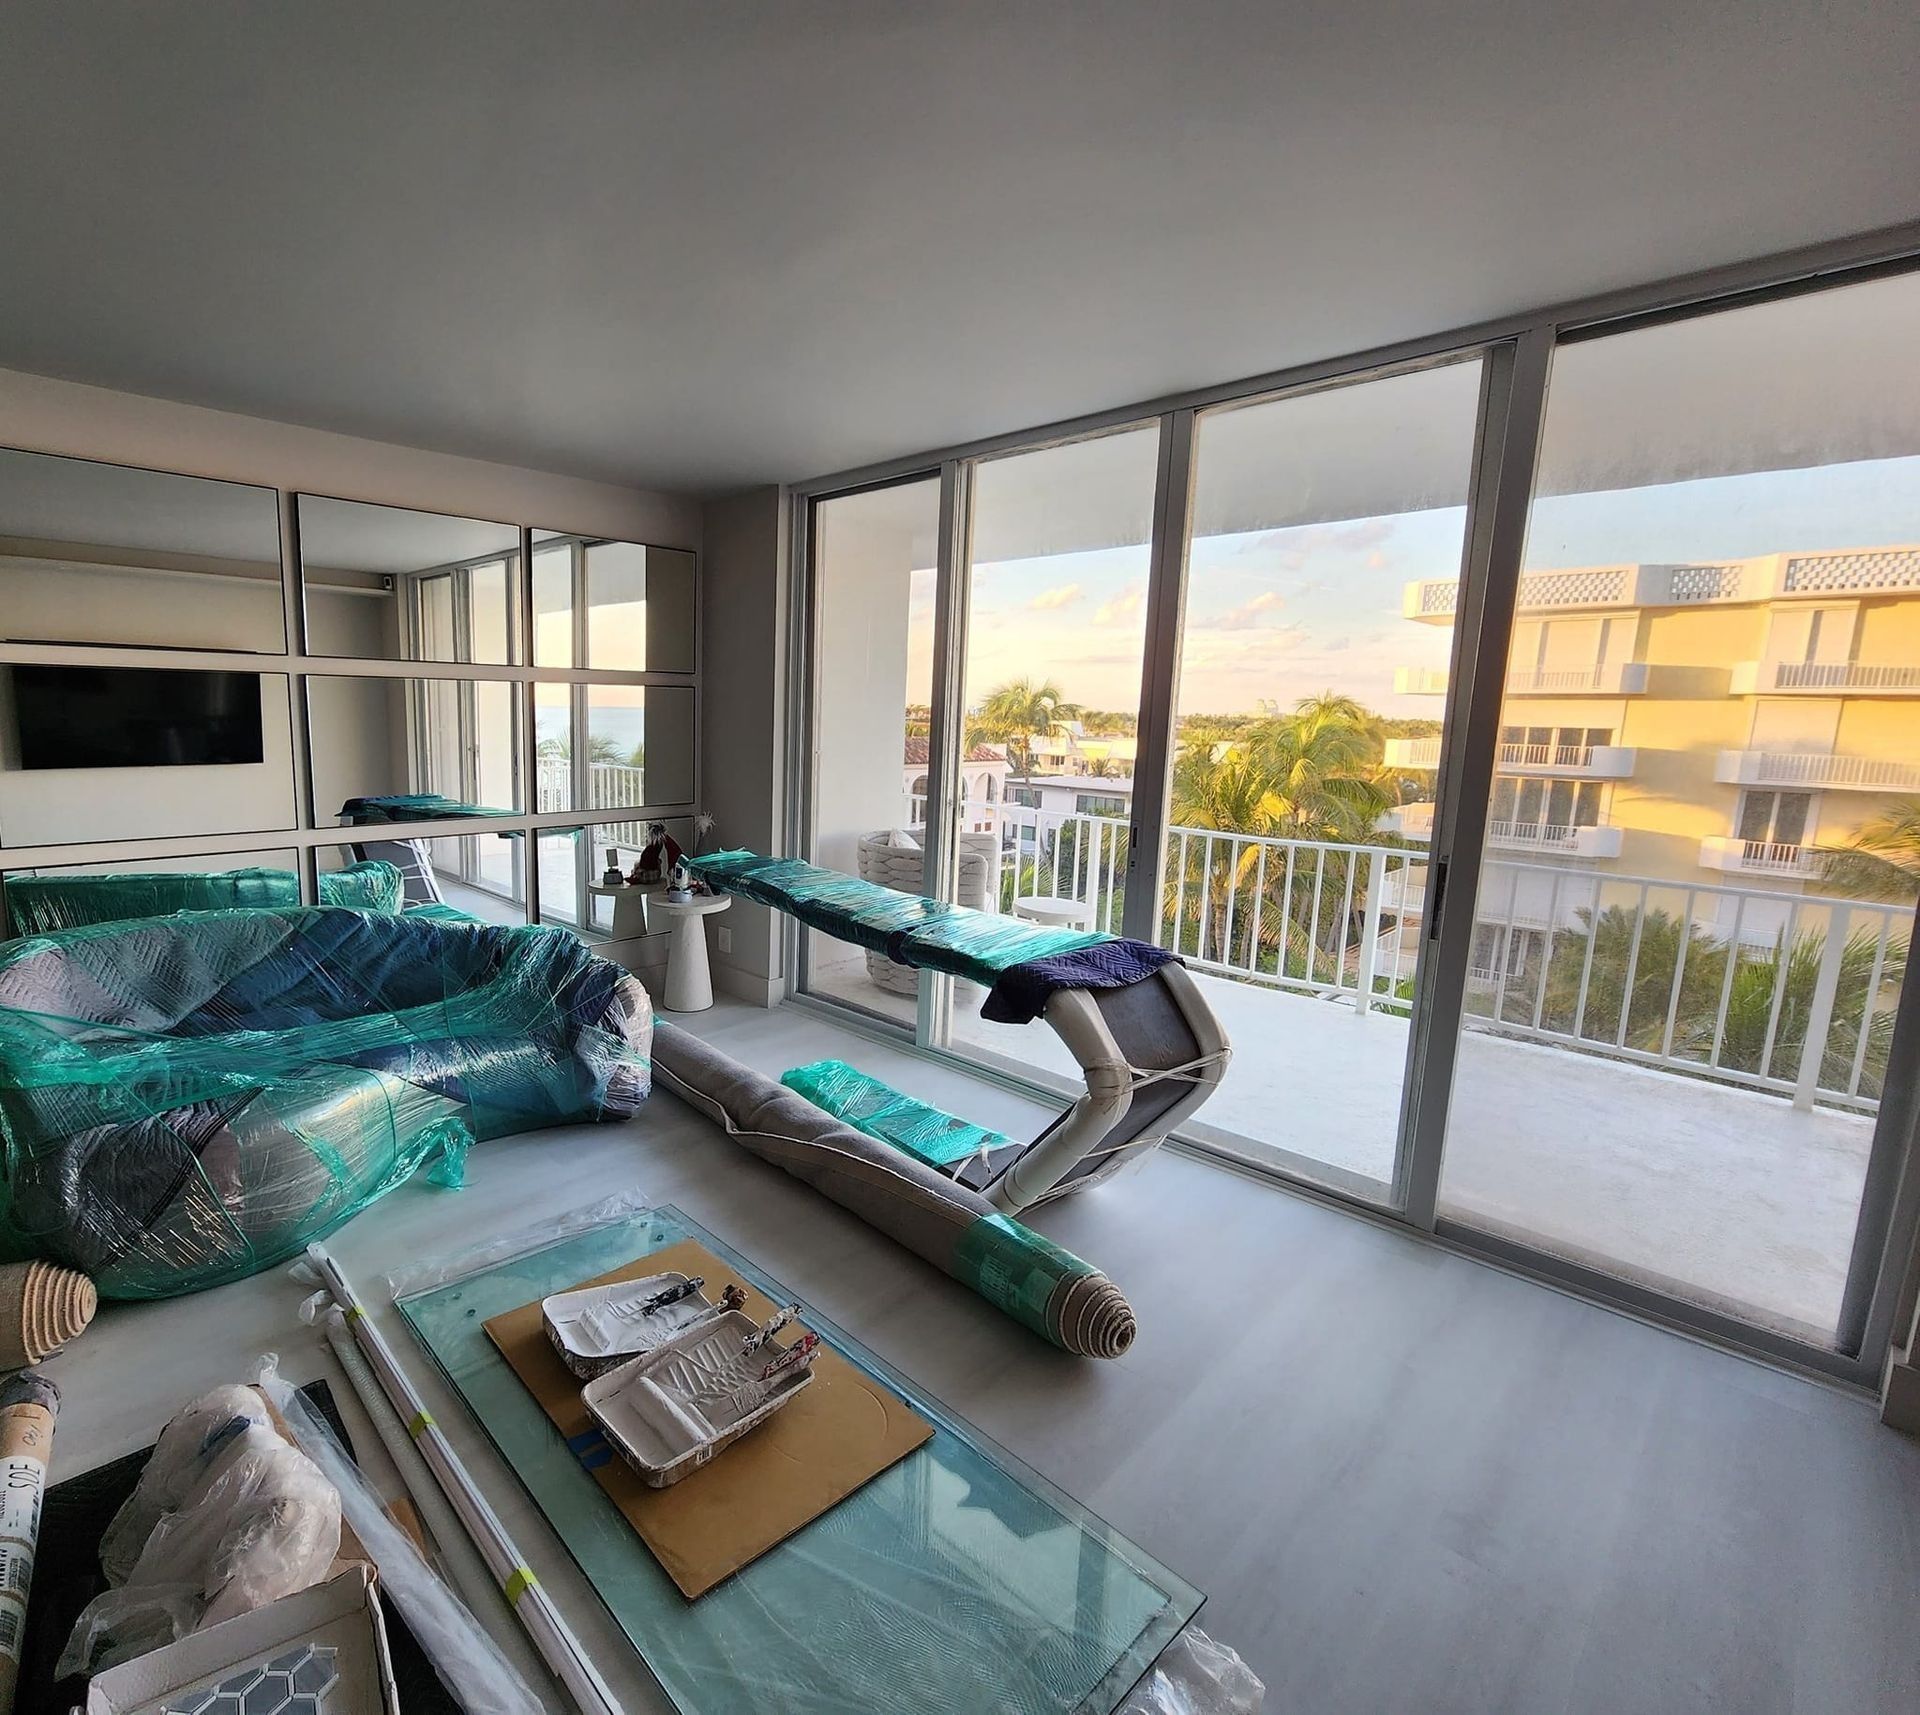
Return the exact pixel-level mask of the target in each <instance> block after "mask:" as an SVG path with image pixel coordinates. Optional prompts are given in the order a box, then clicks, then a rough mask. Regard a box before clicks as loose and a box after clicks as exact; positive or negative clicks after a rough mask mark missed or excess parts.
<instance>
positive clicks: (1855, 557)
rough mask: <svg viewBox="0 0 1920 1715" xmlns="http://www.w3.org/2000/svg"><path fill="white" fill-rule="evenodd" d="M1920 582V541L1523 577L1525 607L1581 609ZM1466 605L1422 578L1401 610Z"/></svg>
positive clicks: (1805, 596) (1785, 597)
mask: <svg viewBox="0 0 1920 1715" xmlns="http://www.w3.org/2000/svg"><path fill="white" fill-rule="evenodd" d="M1914 590H1920V547H1914V546H1911V545H1897V546H1893V547H1887V548H1867V549H1847V548H1843V549H1837V550H1835V551H1833V552H1831V553H1824V554H1757V555H1755V556H1753V557H1752V558H1750V559H1744V560H1710V561H1700V562H1681V563H1674V564H1660V563H1654V564H1640V565H1630V566H1573V567H1568V568H1566V569H1565V570H1560V571H1550V572H1528V573H1526V574H1525V575H1524V576H1523V577H1522V578H1521V579H1520V592H1519V602H1518V608H1519V611H1520V612H1522V613H1578V612H1581V611H1588V612H1594V611H1602V610H1606V609H1613V610H1615V611H1618V610H1620V609H1634V608H1643V607H1704V606H1714V607H1731V606H1741V605H1751V604H1752V603H1755V602H1772V601H1796V600H1802V601H1804V600H1820V599H1822V598H1825V597H1831V596H1835V595H1896V594H1902V593H1906V592H1910V591H1914ZM1459 605H1460V586H1459V584H1458V583H1457V582H1456V581H1455V580H1454V579H1452V578H1422V579H1420V580H1419V581H1417V582H1414V583H1410V584H1408V585H1407V586H1406V587H1405V589H1404V590H1403V592H1402V594H1401V601H1400V610H1401V612H1402V614H1403V615H1404V616H1405V617H1406V618H1408V619H1413V620H1419V621H1422V622H1424V623H1425V624H1428V625H1451V624H1452V623H1453V620H1454V614H1455V612H1456V610H1457V609H1458V607H1459Z"/></svg>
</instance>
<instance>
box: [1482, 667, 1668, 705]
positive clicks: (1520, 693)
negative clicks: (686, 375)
mask: <svg viewBox="0 0 1920 1715" xmlns="http://www.w3.org/2000/svg"><path fill="white" fill-rule="evenodd" d="M1646 688H1647V668H1646V663H1645V662H1643V661H1599V662H1595V663H1594V664H1593V665H1592V666H1591V667H1526V668H1521V669H1518V670H1516V671H1513V672H1510V673H1508V674H1507V695H1508V696H1510V697H1563V696H1566V697H1593V696H1603V697H1634V696H1638V695H1639V694H1640V693H1641V692H1642V691H1644V690H1645V689H1646Z"/></svg>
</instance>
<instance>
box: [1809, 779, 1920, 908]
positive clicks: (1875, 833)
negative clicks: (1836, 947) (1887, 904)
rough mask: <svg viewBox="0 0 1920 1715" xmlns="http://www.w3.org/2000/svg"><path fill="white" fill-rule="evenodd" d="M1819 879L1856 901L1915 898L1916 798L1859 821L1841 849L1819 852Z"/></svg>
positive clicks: (1919, 823)
mask: <svg viewBox="0 0 1920 1715" xmlns="http://www.w3.org/2000/svg"><path fill="white" fill-rule="evenodd" d="M1819 861H1820V879H1821V880H1822V881H1824V882H1826V883H1827V885H1828V886H1829V887H1834V888H1837V889H1838V890H1839V891H1840V892H1842V893H1848V894H1852V895H1853V896H1854V897H1855V898H1856V899H1898V900H1912V899H1915V898H1920V798H1902V799H1900V800H1899V801H1898V802H1897V803H1895V804H1893V805H1891V806H1890V807H1889V808H1887V809H1885V810H1882V811H1881V812H1880V814H1879V815H1877V816H1874V817H1872V818H1870V819H1869V820H1867V821H1865V822H1862V823H1861V824H1860V826H1859V827H1857V828H1855V829H1854V830H1853V838H1852V839H1850V840H1849V841H1848V842H1847V843H1846V844H1845V845H1844V846H1829V847H1825V848H1823V849H1822V850H1821V852H1820V858H1819Z"/></svg>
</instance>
